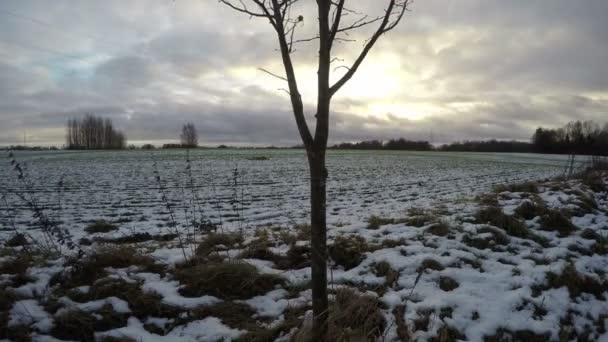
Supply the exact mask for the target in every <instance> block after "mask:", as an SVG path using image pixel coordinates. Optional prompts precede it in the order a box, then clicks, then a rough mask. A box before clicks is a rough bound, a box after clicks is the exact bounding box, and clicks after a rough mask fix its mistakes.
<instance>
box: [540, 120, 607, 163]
mask: <svg viewBox="0 0 608 342" xmlns="http://www.w3.org/2000/svg"><path fill="white" fill-rule="evenodd" d="M532 144H533V145H534V152H539V153H568V154H585V155H596V156H607V155H608V123H606V124H604V126H603V127H600V125H598V124H597V123H595V122H593V121H572V122H569V123H568V124H567V125H565V126H564V127H561V128H558V129H545V128H542V127H539V128H537V129H536V132H534V135H533V136H532Z"/></svg>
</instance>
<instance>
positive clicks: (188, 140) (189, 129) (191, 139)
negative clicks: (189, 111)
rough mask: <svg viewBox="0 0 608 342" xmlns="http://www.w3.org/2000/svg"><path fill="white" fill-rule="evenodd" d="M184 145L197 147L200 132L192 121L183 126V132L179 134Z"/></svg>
mask: <svg viewBox="0 0 608 342" xmlns="http://www.w3.org/2000/svg"><path fill="white" fill-rule="evenodd" d="M179 138H180V140H181V144H182V147H197V146H198V133H197V132H196V127H195V126H194V124H193V123H192V122H187V123H185V124H184V125H183V126H182V133H181V134H180V136H179Z"/></svg>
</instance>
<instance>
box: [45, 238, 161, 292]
mask: <svg viewBox="0 0 608 342" xmlns="http://www.w3.org/2000/svg"><path fill="white" fill-rule="evenodd" d="M67 265H69V266H71V268H70V269H69V270H68V271H67V272H64V273H59V274H57V275H56V276H54V277H53V278H52V279H51V282H50V285H55V284H60V285H62V286H81V285H91V284H93V283H94V282H95V281H96V280H97V279H100V278H103V277H105V276H106V275H107V272H106V271H105V268H107V267H113V268H126V267H130V266H137V267H139V268H140V269H141V270H144V271H147V272H155V273H162V272H163V270H164V269H163V266H161V265H158V264H155V263H154V259H152V258H151V257H149V256H147V255H143V254H141V253H140V252H138V251H137V250H136V249H135V248H133V247H130V246H111V247H110V246H102V247H100V248H99V249H97V250H95V251H93V253H91V254H90V255H88V256H86V257H85V258H83V259H72V260H70V261H68V263H67Z"/></svg>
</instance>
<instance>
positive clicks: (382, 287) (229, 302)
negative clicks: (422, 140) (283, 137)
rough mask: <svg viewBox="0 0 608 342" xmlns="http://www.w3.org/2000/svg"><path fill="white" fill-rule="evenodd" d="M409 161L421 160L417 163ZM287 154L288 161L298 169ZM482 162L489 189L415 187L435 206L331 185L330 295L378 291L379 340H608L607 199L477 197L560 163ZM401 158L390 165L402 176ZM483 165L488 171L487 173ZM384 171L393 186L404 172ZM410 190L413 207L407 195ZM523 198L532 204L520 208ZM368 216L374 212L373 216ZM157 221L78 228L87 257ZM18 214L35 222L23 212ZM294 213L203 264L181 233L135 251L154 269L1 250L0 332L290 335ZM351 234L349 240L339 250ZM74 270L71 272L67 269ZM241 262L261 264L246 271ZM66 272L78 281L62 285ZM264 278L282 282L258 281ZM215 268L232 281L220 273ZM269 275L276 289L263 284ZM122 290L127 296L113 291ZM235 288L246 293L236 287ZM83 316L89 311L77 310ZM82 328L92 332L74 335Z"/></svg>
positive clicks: (38, 335) (582, 190)
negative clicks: (17, 266)
mask: <svg viewBox="0 0 608 342" xmlns="http://www.w3.org/2000/svg"><path fill="white" fill-rule="evenodd" d="M66 158H68V157H66ZM116 158H118V159H120V157H116ZM285 158H286V159H289V158H288V157H285ZM344 158H347V159H348V158H354V157H352V156H348V155H347V156H345V157H344ZM388 158H389V159H390V158H393V157H392V156H391V157H388ZM409 158H410V159H411V160H410V162H411V161H412V160H416V158H421V157H419V156H410V157H409ZM427 158H428V157H427ZM232 162H233V160H230V161H229V162H227V164H230V163H232ZM284 162H285V163H284V164H282V165H284V166H285V165H287V164H288V163H287V161H284ZM366 162H369V163H370V165H371V163H373V162H376V163H378V162H379V161H378V159H374V158H371V159H370V160H368V161H366ZM380 162H381V163H384V162H385V161H380ZM426 162H428V161H425V162H424V163H426ZM443 162H444V161H440V162H439V163H440V164H441V163H443ZM459 162H460V161H459ZM478 162H479V163H478ZM336 163H337V162H336ZM391 163H396V162H395V160H392V161H391ZM430 163H431V164H433V163H432V162H430ZM467 163H472V162H471V160H465V161H462V164H458V165H460V166H459V167H463V165H464V164H467ZM474 163H477V164H476V165H475V167H482V168H484V167H485V168H486V169H484V170H483V171H476V172H478V173H477V174H476V175H477V176H478V178H479V179H481V180H482V181H481V182H480V181H479V180H478V181H472V180H466V179H465V178H464V177H461V178H458V177H456V178H453V179H451V177H450V176H449V172H448V173H446V174H444V176H442V178H441V181H438V182H437V183H435V182H432V184H433V185H432V186H431V185H429V184H430V183H427V184H426V185H415V186H414V187H426V188H430V189H435V190H433V191H436V192H435V193H434V194H435V195H433V193H432V192H431V194H430V195H429V198H428V199H427V198H424V196H425V195H424V193H422V192H421V193H420V194H419V195H416V196H415V197H416V198H418V199H419V200H418V199H415V200H411V201H410V200H409V199H410V198H411V197H413V196H414V195H413V191H410V190H404V189H406V188H407V187H406V186H405V185H403V184H402V185H401V188H399V189H396V190H395V189H392V190H386V189H390V188H391V187H390V186H386V187H383V188H380V189H375V187H377V185H378V184H377V183H374V182H375V180H374V179H371V180H370V181H369V186H368V187H362V188H361V190H360V191H359V192H353V191H352V190H349V189H346V188H342V189H337V190H335V192H334V193H332V195H331V196H330V197H331V198H332V199H331V200H330V203H331V205H330V207H329V208H330V209H329V213H330V217H331V213H332V212H334V211H335V210H334V208H341V209H340V210H338V212H339V214H337V215H334V216H335V217H334V219H333V220H332V221H331V224H330V231H329V234H328V235H329V240H330V243H329V246H330V248H329V249H330V255H331V256H332V259H331V262H330V268H331V269H330V271H329V272H328V279H330V282H331V284H330V290H331V293H332V298H333V294H334V293H336V292H335V291H336V290H338V289H343V288H352V289H356V290H357V291H358V293H365V294H367V295H369V296H371V297H372V298H375V299H374V300H377V301H378V303H379V306H378V307H377V309H378V310H380V312H381V313H382V315H383V317H384V320H385V324H383V325H382V327H383V331H382V332H381V334H379V335H377V336H379V337H378V338H379V339H384V340H386V341H398V340H400V339H402V340H403V339H405V338H404V334H407V336H408V338H409V339H410V340H415V341H436V340H438V339H440V340H444V341H456V340H467V341H483V340H492V338H494V340H501V339H505V338H506V339H508V338H509V337H510V338H511V340H520V341H527V340H532V339H535V340H538V341H562V340H576V339H587V340H592V341H594V340H597V341H608V333H607V332H606V331H607V330H608V303H607V298H608V277H607V276H606V271H605V270H606V269H608V194H607V192H606V191H603V192H601V191H599V192H592V191H591V190H590V189H589V188H588V186H587V185H585V184H583V183H581V181H579V180H571V181H567V182H562V181H546V182H541V183H539V186H538V191H531V192H522V191H516V190H514V191H503V192H500V193H491V194H490V195H489V196H480V197H479V198H476V199H474V195H475V194H479V192H480V191H476V190H474V189H471V190H470V191H469V190H466V189H465V190H463V187H464V186H463V184H468V186H470V187H472V188H474V187H476V186H477V187H485V188H486V189H485V190H486V191H489V189H488V187H489V186H490V185H491V184H495V183H501V182H500V179H501V178H502V177H505V179H507V180H509V179H510V180H513V179H514V180H517V181H522V180H530V179H534V178H543V177H548V176H550V175H551V173H552V172H554V171H555V170H554V166H546V165H544V166H542V165H541V166H540V167H539V165H538V164H536V165H531V164H520V165H517V166H516V167H513V169H509V168H508V167H504V169H505V170H507V171H503V172H502V173H501V174H500V176H497V175H496V174H495V175H494V176H493V177H491V176H489V171H490V170H488V169H487V167H488V166H490V165H492V163H495V161H488V160H482V161H476V162H474ZM503 164H504V163H503ZM549 164H550V163H549ZM401 166H402V164H400V163H396V164H395V165H394V168H393V172H395V170H397V169H398V168H399V167H401ZM436 166H437V164H434V166H433V167H436ZM503 166H504V165H503ZM383 167H386V165H384V166H383ZM446 167H447V164H446ZM261 169H262V168H261ZM517 169H518V170H517ZM522 169H523V170H522ZM108 170H110V168H108ZM470 170H471V169H469V168H466V167H465V168H464V169H460V170H458V172H456V173H460V174H461V175H462V174H464V173H465V172H469V171H470ZM121 172H127V171H125V170H123V171H121ZM131 172H135V173H137V172H141V170H139V171H131ZM484 172H486V174H487V175H488V176H487V177H485V178H484V176H483V173H484ZM363 173H365V172H363V171H361V175H360V176H361V177H363V176H362V175H363ZM456 173H455V174H456ZM379 176H380V177H382V176H383V175H379ZM104 177H105V176H103V177H102V178H104ZM366 177H369V174H368V175H367V176H366ZM421 177H422V176H421ZM468 178H472V177H468ZM388 179H389V181H388V182H387V183H390V182H394V181H396V178H388ZM607 180H608V179H607ZM259 181H260V183H264V178H263V177H259ZM349 182H350V183H349ZM355 182H356V180H355V179H352V180H351V181H345V182H344V183H343V184H350V185H348V186H352V187H356V186H357V185H356V184H355ZM467 182H468V183H467ZM476 183H478V184H477V185H476ZM482 184H483V185H482ZM393 185H394V186H397V187H398V185H395V184H393ZM261 188H263V187H262V186H260V189H261ZM465 188H466V187H465ZM148 190H150V189H148ZM384 190H386V191H388V193H385V192H383V191H384ZM145 191H147V190H145ZM145 191H143V192H144V193H145ZM302 191H303V190H302ZM415 191H422V190H420V189H419V190H415ZM448 192H451V194H448ZM75 193H78V191H76V190H75ZM118 193H120V192H114V193H113V194H114V195H115V194H118ZM398 193H400V194H401V195H398ZM340 194H342V195H340ZM66 196H67V194H66ZM283 196H284V195H283ZM366 196H369V198H371V199H372V200H368V197H366ZM391 196H392V197H394V198H392V197H391ZM144 197H145V196H144ZM391 198H392V199H391ZM404 198H406V199H408V201H402V200H403V199H404ZM132 200H133V199H132ZM282 201H283V203H286V204H287V205H288V206H295V205H296V204H297V203H299V200H294V199H293V198H291V199H285V198H283V199H282ZM82 203H83V204H84V203H85V202H84V201H83V202H82ZM337 203H338V204H337ZM159 206H162V205H161V204H159ZM493 206H496V207H498V208H500V210H499V213H504V214H506V215H508V216H505V217H502V216H500V215H498V214H495V215H494V216H489V217H486V216H483V219H480V217H482V216H480V214H479V212H480V210H484V209H487V208H491V207H493ZM525 206H531V208H533V209H530V210H529V212H526V213H524V212H522V208H523V207H525ZM142 207H143V204H142ZM270 207H272V206H270V205H269V206H268V208H270ZM116 208H120V207H119V206H117V207H116ZM268 208H266V209H264V206H257V204H256V205H253V204H250V206H249V208H248V209H247V210H244V212H246V213H251V212H254V211H260V212H266V213H269V212H270V209H268ZM21 209H23V208H21ZM89 209H90V210H91V211H92V212H93V214H87V216H88V217H90V218H95V219H96V218H99V216H97V215H101V214H100V212H106V211H105V210H108V209H107V208H104V209H101V208H100V207H99V206H98V207H96V208H89ZM131 209H132V208H131ZM131 209H128V210H131ZM73 210H75V209H73ZM118 210H123V209H118ZM142 210H145V211H147V212H148V213H151V212H153V211H152V210H150V211H148V209H142ZM158 210H160V209H158ZM108 212H109V211H108ZM124 212H127V211H124ZM276 214H277V215H278V213H276ZM558 214H559V215H558ZM63 215H67V213H64V214H63ZM273 215H274V214H272V215H259V216H258V217H262V216H263V217H265V218H264V219H263V220H260V221H258V222H257V223H266V222H267V221H265V220H266V219H268V220H270V221H271V220H272V219H273V218H276V216H273ZM372 215H378V216H377V217H376V218H375V219H372V218H370V217H371V216H372ZM501 215H502V214H501ZM551 215H555V216H556V217H553V216H551ZM560 215H561V216H560ZM147 216H149V217H150V216H151V215H147ZM243 216H244V217H246V216H247V214H243ZM65 217H67V216H64V218H65ZM83 217H84V216H83ZM159 217H160V216H159ZM563 217H566V221H567V223H569V224H572V225H573V226H571V227H570V226H569V225H568V227H570V228H571V229H570V230H567V229H565V228H564V227H566V223H564V222H563V221H560V219H561V218H563ZM549 218H551V220H550V219H549ZM155 220H156V219H155ZM155 220H151V219H149V220H147V221H143V222H144V223H141V222H137V224H135V222H133V221H131V222H124V223H123V224H121V225H120V229H119V231H114V232H109V233H96V234H92V235H87V234H85V233H84V232H81V233H79V235H78V234H75V235H76V236H83V237H87V238H89V239H91V240H93V244H92V245H91V246H88V247H85V249H86V252H87V253H92V251H93V250H95V249H96V248H98V247H99V245H101V243H99V242H95V241H94V239H92V237H94V236H98V237H118V236H124V235H128V234H134V233H137V232H140V231H141V229H142V227H144V225H145V224H150V223H151V222H159V223H160V222H164V221H162V220H161V219H160V218H157V221H155ZM512 220H515V221H517V222H519V224H522V226H518V224H517V223H514V221H512ZM18 221H21V223H23V222H25V221H26V218H25V216H20V218H19V220H18ZM279 221H280V220H279ZM296 221H300V222H301V220H296ZM289 222H290V221H289V220H285V221H280V222H278V224H275V225H269V226H265V227H258V228H256V229H254V228H251V225H253V224H252V223H251V224H250V223H244V225H245V228H246V229H244V230H243V231H242V234H243V235H245V238H244V239H243V241H241V242H230V241H229V240H222V241H221V243H220V242H217V243H215V244H213V245H209V244H207V245H205V246H207V247H208V248H209V250H203V251H202V252H201V250H200V248H199V250H198V251H197V252H196V255H197V257H196V258H193V259H192V260H193V261H191V262H189V263H185V264H184V254H186V256H188V257H189V258H191V257H192V256H193V255H194V254H193V253H194V252H193V250H191V249H189V248H186V250H182V249H181V248H180V247H179V241H178V240H177V239H173V240H170V241H144V242H141V243H138V244H136V245H135V246H136V248H137V249H138V250H139V251H140V252H141V253H143V254H144V255H147V256H151V257H152V259H153V260H154V262H155V264H154V265H149V264H148V263H147V261H145V260H144V261H142V260H139V259H133V260H136V261H137V263H138V264H137V265H132V266H128V265H122V264H121V265H117V266H110V267H107V265H105V264H103V261H99V260H96V259H95V260H94V261H95V262H98V263H101V265H102V266H103V267H102V270H101V271H99V272H97V273H94V274H92V273H91V272H88V271H87V269H80V268H79V267H78V265H81V263H84V262H85V261H86V260H89V259H87V257H86V256H85V257H84V258H80V259H76V260H75V261H74V259H72V258H69V257H61V258H57V259H52V258H50V259H48V260H42V261H41V260H38V259H36V258H34V259H33V261H28V264H27V265H26V266H25V272H23V273H20V272H18V271H14V270H13V269H11V268H9V267H8V266H6V265H9V264H11V263H12V262H14V261H15V257H14V256H16V255H19V254H18V252H19V250H20V249H21V247H16V248H12V249H8V248H5V249H4V250H3V252H2V253H1V254H2V255H1V256H0V271H2V270H4V271H2V273H4V274H2V278H0V279H2V281H1V282H0V291H2V293H0V295H4V294H6V296H5V297H4V298H6V300H4V302H3V301H1V300H0V313H2V315H0V326H1V325H2V323H3V320H4V322H5V323H6V324H7V325H8V326H9V327H11V329H12V332H9V333H7V332H6V331H3V330H2V329H1V328H0V338H7V334H10V333H12V334H16V332H17V331H24V333H25V334H30V335H31V336H33V337H34V338H35V339H36V340H45V339H46V340H51V339H52V338H57V339H60V340H70V339H71V340H74V339H79V338H80V339H82V338H83V337H82V336H86V337H90V338H92V337H95V338H96V339H98V340H103V338H104V337H107V336H111V337H116V338H126V339H132V340H143V341H222V340H227V341H231V340H238V339H239V338H242V339H243V340H247V338H251V336H252V335H251V334H252V333H254V332H255V333H261V332H264V333H267V334H268V335H260V336H272V339H280V340H288V339H289V336H291V335H292V334H294V333H295V331H296V330H295V329H294V328H296V327H298V326H299V325H300V324H301V322H302V320H303V319H304V317H306V316H307V315H309V314H310V311H309V310H310V305H311V292H310V290H309V289H308V287H307V281H308V280H309V278H310V276H309V275H310V268H309V267H308V265H307V264H305V263H304V264H302V263H301V260H299V259H298V256H299V254H297V253H295V252H294V251H301V252H302V253H303V254H302V255H306V248H307V246H308V244H307V241H306V239H305V238H302V236H300V235H299V234H301V229H302V228H301V227H294V226H293V224H290V223H289ZM372 222H377V224H372ZM556 222H557V223H556ZM165 225H166V222H165ZM239 226H240V225H239V224H237V223H234V222H233V223H231V224H230V223H229V224H227V225H226V226H225V229H224V230H223V231H224V232H239V233H240V231H239V228H240V227H239ZM127 227H128V228H127ZM136 227H139V228H136ZM154 229H155V230H156V229H157V230H158V233H167V231H168V229H167V228H166V227H155V228H154ZM155 233H156V232H155ZM4 234H5V236H10V234H11V233H10V232H5V233H4ZM211 236H212V235H209V234H206V233H205V234H200V233H199V234H198V235H197V236H196V237H190V238H195V239H196V241H197V243H198V242H199V241H203V242H204V241H208V240H209V239H210V237H211ZM341 243H344V244H345V245H346V246H347V248H345V249H344V248H343V250H341V249H340V248H339V246H340V244H341ZM119 246H121V247H118V248H123V247H124V246H125V245H119ZM201 246H202V245H201ZM260 246H262V247H260ZM353 246H354V247H353ZM296 247H297V248H296ZM298 248H300V249H301V250H300V249H298ZM345 250H346V252H345ZM340 251H341V252H342V254H339V252H340ZM353 251H354V252H353ZM203 252H204V254H203ZM292 252H293V253H292ZM125 258H126V257H125ZM197 258H198V259H197ZM197 260H199V261H197ZM239 260H240V261H239ZM294 260H295V261H294ZM89 261H90V260H89ZM91 262H93V261H91ZM242 262H245V263H246V264H247V265H253V266H254V270H257V271H255V272H258V273H255V274H253V273H252V275H251V276H250V277H249V278H246V279H245V280H243V279H241V280H240V281H243V283H242V284H235V283H234V282H231V281H229V279H232V278H226V279H228V280H224V283H220V285H218V286H219V288H215V289H214V288H206V290H205V291H203V292H202V293H198V292H197V291H196V287H195V288H192V286H191V284H190V283H188V282H189V281H192V280H188V279H189V278H188V276H189V275H190V274H192V275H195V277H194V279H195V280H196V281H198V280H199V279H200V280H201V281H202V284H201V283H197V284H198V285H197V286H199V285H200V286H203V287H205V286H207V285H205V284H207V283H206V282H208V283H211V282H212V281H213V279H211V278H213V277H211V278H208V279H207V278H204V275H205V274H207V273H204V271H205V267H206V266H207V265H217V264H218V263H220V265H221V264H222V263H228V264H231V265H232V264H233V263H236V264H237V265H241V263H242ZM65 263H68V264H69V267H67V268H64V264H65ZM88 265H91V264H88ZM74 270H76V271H74ZM244 271H246V272H251V270H249V269H248V268H245V269H244ZM74 272H75V273H74ZM78 272H80V273H78ZM196 272H203V273H200V274H201V275H203V276H200V277H197V276H196V275H198V274H199V273H196ZM239 272H240V271H239ZM74 274H76V275H77V276H74ZM59 275H61V276H59ZM66 275H69V276H71V277H72V278H66V279H67V280H65V281H62V280H61V279H62V278H61V277H65V276H66ZM264 275H267V276H271V277H278V278H268V279H266V278H264V279H266V280H264V279H262V278H263V276H264ZM215 276H218V277H220V278H221V277H223V275H222V274H221V273H215ZM221 279H224V278H221ZM272 279H274V280H272ZM276 279H282V280H281V281H276ZM269 281H275V282H274V283H272V284H270V285H269V284H268V282H269ZM113 286H114V287H116V288H118V289H119V290H112V287H113ZM235 286H237V289H241V290H243V291H244V292H243V293H245V292H246V293H251V295H248V296H245V297H243V296H239V295H238V291H237V293H236V294H235V293H232V292H230V291H232V290H231V289H234V288H235ZM224 287H225V288H224ZM258 288H259V289H258ZM112 291H113V292H112ZM256 291H257V292H256ZM9 293H10V296H9V295H8V294H9ZM73 312H76V313H77V315H76V317H81V318H74V317H72V316H70V315H69V314H70V313H73ZM82 317H85V318H82ZM74 320H76V323H77V325H74ZM362 325H364V324H362ZM76 326H79V327H81V330H82V332H77V331H70V327H71V329H76ZM403 326H405V328H403ZM58 327H59V328H58ZM89 327H90V331H88V330H87V329H89ZM351 328H353V329H355V327H351ZM76 330H77V329H76ZM404 331H405V332H404ZM262 340H263V339H262Z"/></svg>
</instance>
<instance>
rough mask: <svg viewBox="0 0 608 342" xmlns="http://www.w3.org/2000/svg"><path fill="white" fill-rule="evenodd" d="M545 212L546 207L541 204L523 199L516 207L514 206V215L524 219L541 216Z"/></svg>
mask: <svg viewBox="0 0 608 342" xmlns="http://www.w3.org/2000/svg"><path fill="white" fill-rule="evenodd" d="M545 212H546V208H545V207H544V206H543V205H539V204H537V203H533V202H532V201H523V202H522V203H521V204H520V205H519V206H518V207H517V208H515V215H517V216H519V217H521V218H523V219H524V220H531V219H533V218H535V217H537V216H541V215H542V214H544V213H545Z"/></svg>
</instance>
